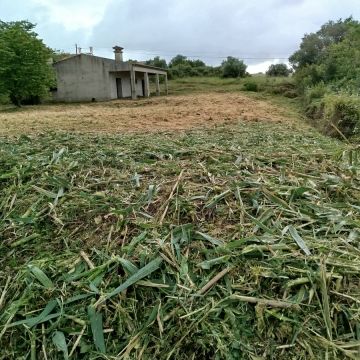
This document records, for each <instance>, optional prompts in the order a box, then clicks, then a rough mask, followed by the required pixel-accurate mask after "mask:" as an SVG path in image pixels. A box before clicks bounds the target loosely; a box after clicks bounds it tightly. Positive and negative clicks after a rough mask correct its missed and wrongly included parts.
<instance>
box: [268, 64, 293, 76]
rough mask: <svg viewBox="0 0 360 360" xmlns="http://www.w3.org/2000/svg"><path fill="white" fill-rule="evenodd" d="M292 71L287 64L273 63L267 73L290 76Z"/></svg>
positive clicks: (269, 74)
mask: <svg viewBox="0 0 360 360" xmlns="http://www.w3.org/2000/svg"><path fill="white" fill-rule="evenodd" d="M290 73H291V71H290V69H289V68H288V67H287V65H286V64H272V65H270V66H269V69H268V71H267V72H266V75H268V76H289V75H290Z"/></svg>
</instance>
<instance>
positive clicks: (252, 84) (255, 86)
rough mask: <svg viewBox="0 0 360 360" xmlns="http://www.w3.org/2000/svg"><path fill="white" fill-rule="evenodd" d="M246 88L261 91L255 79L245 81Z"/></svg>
mask: <svg viewBox="0 0 360 360" xmlns="http://www.w3.org/2000/svg"><path fill="white" fill-rule="evenodd" d="M244 90H246V91H254V92H257V91H259V88H258V84H256V83H255V82H253V81H248V82H246V83H244Z"/></svg>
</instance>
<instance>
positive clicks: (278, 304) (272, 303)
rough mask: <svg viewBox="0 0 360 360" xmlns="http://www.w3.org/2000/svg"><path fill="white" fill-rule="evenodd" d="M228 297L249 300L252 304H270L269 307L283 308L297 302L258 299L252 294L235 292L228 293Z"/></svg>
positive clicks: (293, 305)
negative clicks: (245, 294) (246, 294)
mask: <svg viewBox="0 0 360 360" xmlns="http://www.w3.org/2000/svg"><path fill="white" fill-rule="evenodd" d="M228 299H230V300H239V301H244V302H249V303H252V304H260V305H266V306H271V307H278V308H285V309H287V308H293V307H298V304H293V303H289V302H285V301H279V300H267V299H259V298H255V297H252V296H243V295H237V294H233V295H230V296H229V298H228Z"/></svg>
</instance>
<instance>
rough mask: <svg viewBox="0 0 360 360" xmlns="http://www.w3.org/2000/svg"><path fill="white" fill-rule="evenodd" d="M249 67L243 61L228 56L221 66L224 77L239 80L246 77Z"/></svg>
mask: <svg viewBox="0 0 360 360" xmlns="http://www.w3.org/2000/svg"><path fill="white" fill-rule="evenodd" d="M246 68H247V66H246V65H245V63H244V62H243V61H242V60H239V59H237V58H234V57H232V56H228V57H227V59H226V60H224V61H223V62H222V64H221V69H222V77H224V78H238V77H245V76H246Z"/></svg>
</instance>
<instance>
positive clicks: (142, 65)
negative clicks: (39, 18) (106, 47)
mask: <svg viewBox="0 0 360 360" xmlns="http://www.w3.org/2000/svg"><path fill="white" fill-rule="evenodd" d="M80 56H89V57H92V58H97V59H102V60H106V61H111V62H112V63H113V64H116V62H115V60H114V59H109V58H104V57H101V56H95V55H89V54H77V55H72V56H69V57H67V58H65V59H61V60H59V61H56V62H54V63H53V65H57V64H59V63H61V62H63V61H68V60H72V59H74V58H76V57H80ZM122 63H123V64H129V65H130V64H132V65H133V66H137V67H142V68H146V69H150V70H151V69H153V70H157V71H163V72H167V70H166V69H163V68H160V67H157V66H152V65H147V64H144V63H140V62H136V61H123V62H122ZM112 71H116V70H112Z"/></svg>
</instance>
